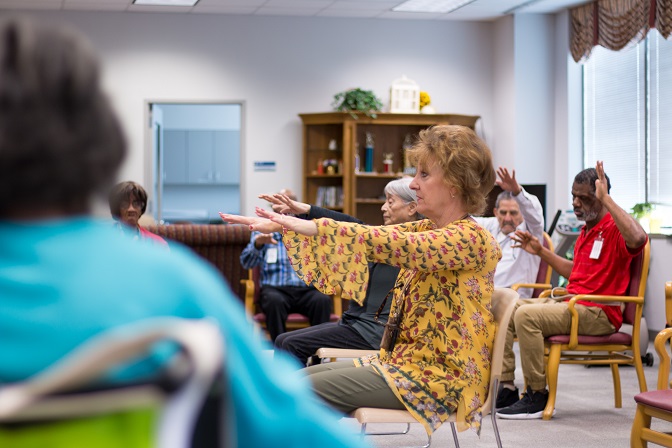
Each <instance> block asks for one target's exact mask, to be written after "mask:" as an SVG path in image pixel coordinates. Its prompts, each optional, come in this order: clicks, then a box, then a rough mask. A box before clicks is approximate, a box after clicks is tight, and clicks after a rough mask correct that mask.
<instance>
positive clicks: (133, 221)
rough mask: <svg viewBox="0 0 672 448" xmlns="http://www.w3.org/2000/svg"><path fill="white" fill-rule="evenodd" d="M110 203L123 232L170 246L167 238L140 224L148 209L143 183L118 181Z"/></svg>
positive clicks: (113, 215)
mask: <svg viewBox="0 0 672 448" xmlns="http://www.w3.org/2000/svg"><path fill="white" fill-rule="evenodd" d="M109 203H110V213H112V217H113V218H114V220H115V221H117V226H118V227H119V230H121V231H122V232H123V233H125V234H128V235H130V236H132V237H133V238H135V239H140V240H147V241H151V242H153V243H156V244H160V245H163V246H168V243H167V242H166V240H164V239H163V238H161V237H160V236H159V235H155V234H153V233H152V232H150V231H149V230H146V229H143V228H142V227H141V226H140V217H141V216H142V215H143V214H144V213H145V210H147V192H146V191H145V189H144V188H142V185H140V184H138V183H135V182H131V181H127V182H121V183H118V184H117V185H115V186H114V187H113V188H112V191H111V192H110V196H109Z"/></svg>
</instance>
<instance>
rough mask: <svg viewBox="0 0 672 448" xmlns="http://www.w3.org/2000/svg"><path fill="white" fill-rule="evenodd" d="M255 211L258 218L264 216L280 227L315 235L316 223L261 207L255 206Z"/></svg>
mask: <svg viewBox="0 0 672 448" xmlns="http://www.w3.org/2000/svg"><path fill="white" fill-rule="evenodd" d="M255 213H256V214H257V216H259V217H260V218H265V219H268V220H270V221H272V222H273V223H275V224H279V225H280V226H281V227H284V228H286V229H289V230H292V231H294V232H296V233H300V234H302V235H306V236H315V235H317V224H315V222H313V221H309V220H305V219H300V218H296V217H294V216H289V215H281V214H280V213H275V212H271V211H268V210H265V209H263V208H261V207H256V208H255Z"/></svg>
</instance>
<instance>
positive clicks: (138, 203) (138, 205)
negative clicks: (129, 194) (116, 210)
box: [119, 199, 144, 209]
mask: <svg viewBox="0 0 672 448" xmlns="http://www.w3.org/2000/svg"><path fill="white" fill-rule="evenodd" d="M129 205H131V201H121V203H119V206H120V207H121V208H128V206H129ZM143 205H144V203H143V202H142V201H139V200H137V199H136V200H135V201H133V208H137V209H142V206H143Z"/></svg>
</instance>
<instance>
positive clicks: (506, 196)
mask: <svg viewBox="0 0 672 448" xmlns="http://www.w3.org/2000/svg"><path fill="white" fill-rule="evenodd" d="M501 201H515V199H513V193H511V192H510V191H502V192H501V193H499V194H498V195H497V199H496V200H495V208H499V203H500V202H501Z"/></svg>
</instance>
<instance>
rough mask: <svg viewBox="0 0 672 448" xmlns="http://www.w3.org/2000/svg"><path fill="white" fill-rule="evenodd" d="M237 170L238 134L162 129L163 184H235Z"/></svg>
mask: <svg viewBox="0 0 672 448" xmlns="http://www.w3.org/2000/svg"><path fill="white" fill-rule="evenodd" d="M239 167H240V132H239V131H220V130H218V131H209V130H166V131H165V132H164V153H163V176H164V177H163V183H164V184H173V185H204V184H207V185H230V184H238V183H240V169H239Z"/></svg>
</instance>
